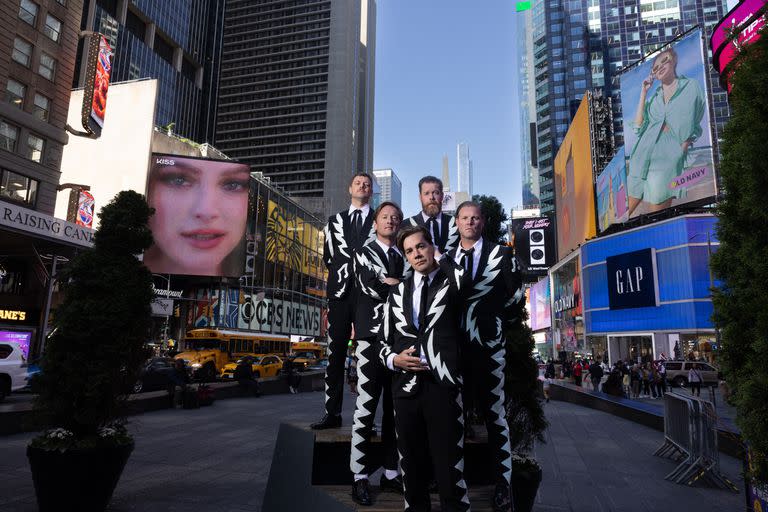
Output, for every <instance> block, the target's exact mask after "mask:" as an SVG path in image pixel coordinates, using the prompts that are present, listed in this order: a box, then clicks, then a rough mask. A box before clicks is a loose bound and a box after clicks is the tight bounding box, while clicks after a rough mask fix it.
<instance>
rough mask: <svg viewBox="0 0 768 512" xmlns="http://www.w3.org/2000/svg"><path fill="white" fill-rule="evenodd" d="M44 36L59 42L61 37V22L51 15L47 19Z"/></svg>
mask: <svg viewBox="0 0 768 512" xmlns="http://www.w3.org/2000/svg"><path fill="white" fill-rule="evenodd" d="M43 34H45V35H47V36H48V37H50V38H51V39H52V40H54V41H57V42H58V40H59V35H61V22H60V21H59V20H57V19H56V18H54V17H53V16H51V15H50V14H49V15H47V16H46V17H45V26H44V27H43Z"/></svg>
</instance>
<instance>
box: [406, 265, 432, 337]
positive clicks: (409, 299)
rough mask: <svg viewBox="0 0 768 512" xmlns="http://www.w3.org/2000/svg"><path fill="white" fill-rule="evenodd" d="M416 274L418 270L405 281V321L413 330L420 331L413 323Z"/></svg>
mask: <svg viewBox="0 0 768 512" xmlns="http://www.w3.org/2000/svg"><path fill="white" fill-rule="evenodd" d="M415 275H416V272H413V273H412V274H411V275H410V277H409V278H408V279H406V280H405V281H403V313H404V314H405V322H406V324H407V325H408V327H409V328H411V329H412V330H413V332H418V331H419V330H418V329H417V328H416V325H415V324H414V323H413V279H414V276H415ZM427 297H429V296H427Z"/></svg>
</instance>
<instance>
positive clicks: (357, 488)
mask: <svg viewBox="0 0 768 512" xmlns="http://www.w3.org/2000/svg"><path fill="white" fill-rule="evenodd" d="M352 500H353V501H354V502H355V503H358V504H360V505H365V506H366V507H369V506H370V505H371V490H370V489H369V488H368V479H367V478H363V479H362V480H357V481H356V482H355V483H353V484H352Z"/></svg>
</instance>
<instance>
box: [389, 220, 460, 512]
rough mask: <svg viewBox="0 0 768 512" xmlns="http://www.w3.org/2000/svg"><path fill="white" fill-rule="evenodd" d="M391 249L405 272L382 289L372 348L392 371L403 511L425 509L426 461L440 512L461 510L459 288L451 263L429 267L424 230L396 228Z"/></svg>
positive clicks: (430, 256)
mask: <svg viewBox="0 0 768 512" xmlns="http://www.w3.org/2000/svg"><path fill="white" fill-rule="evenodd" d="M397 245H398V247H399V248H400V250H401V252H403V254H404V255H405V257H406V259H407V260H408V262H409V263H410V264H411V267H412V268H413V273H412V274H411V275H410V276H409V277H408V278H406V279H405V280H404V281H402V282H401V283H400V284H399V285H398V286H396V287H393V288H392V289H391V290H390V292H389V297H388V298H387V304H386V306H385V308H384V321H383V324H382V328H381V332H380V336H379V339H378V342H379V343H380V344H381V350H380V356H381V361H382V363H384V364H386V366H387V367H388V368H389V369H390V370H393V371H394V372H395V373H394V374H393V375H392V396H393V402H394V409H395V430H396V432H397V448H398V452H399V454H400V468H401V470H402V476H403V482H404V491H405V510H406V511H414V512H415V511H428V510H430V509H431V506H430V497H429V490H428V487H429V474H430V473H431V471H430V456H431V461H432V463H434V474H435V477H436V479H437V484H438V490H439V492H440V508H441V510H443V511H465V510H469V496H468V494H467V485H466V483H465V482H464V415H463V414H464V413H463V410H462V404H461V396H460V392H459V390H460V386H461V375H460V373H459V344H460V342H461V339H462V337H463V333H462V330H461V325H460V315H461V307H462V303H461V301H462V300H463V295H462V293H463V292H462V287H463V286H465V285H466V284H467V283H466V282H463V281H464V272H463V270H462V269H461V268H459V267H457V266H456V265H455V264H454V263H453V262H452V261H450V260H447V259H445V258H444V259H443V260H442V261H441V262H440V264H438V263H437V262H436V261H435V247H434V246H433V245H432V239H431V236H430V234H429V232H428V231H427V230H426V228H425V227H423V226H407V227H404V228H402V229H401V230H400V232H399V233H398V235H397Z"/></svg>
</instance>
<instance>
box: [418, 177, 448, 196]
mask: <svg viewBox="0 0 768 512" xmlns="http://www.w3.org/2000/svg"><path fill="white" fill-rule="evenodd" d="M425 183H437V184H438V186H439V187H440V192H442V191H443V180H441V179H440V178H436V177H434V176H424V177H423V178H421V179H420V180H419V194H421V186H422V185H423V184H425Z"/></svg>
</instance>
